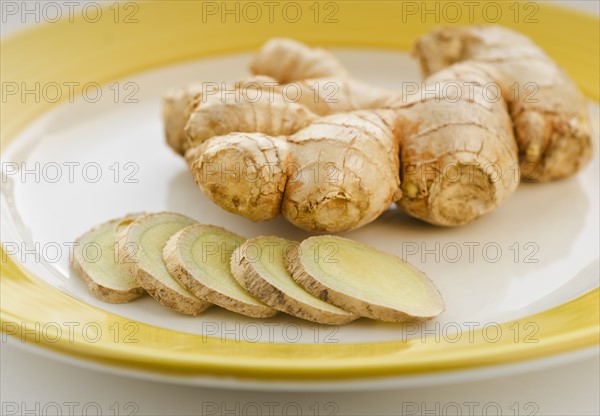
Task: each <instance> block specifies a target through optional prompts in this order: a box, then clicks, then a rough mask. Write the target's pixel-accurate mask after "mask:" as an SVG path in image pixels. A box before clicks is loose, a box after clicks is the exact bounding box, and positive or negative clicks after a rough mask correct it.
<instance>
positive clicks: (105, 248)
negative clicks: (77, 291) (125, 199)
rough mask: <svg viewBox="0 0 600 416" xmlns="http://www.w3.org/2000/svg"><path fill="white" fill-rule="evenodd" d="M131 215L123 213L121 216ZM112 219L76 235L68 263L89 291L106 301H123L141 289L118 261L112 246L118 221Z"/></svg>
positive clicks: (137, 295) (114, 246) (135, 295)
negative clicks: (70, 260) (79, 235)
mask: <svg viewBox="0 0 600 416" xmlns="http://www.w3.org/2000/svg"><path fill="white" fill-rule="evenodd" d="M132 217H133V218H135V217H134V216H127V217H125V218H132ZM123 220H124V219H115V220H111V221H108V222H105V223H104V224H101V225H99V226H97V227H95V228H94V229H92V230H90V231H88V232H87V233H85V234H83V235H82V236H81V237H79V238H78V239H77V242H76V244H75V248H74V251H73V259H72V262H71V265H72V267H73V270H74V271H75V273H77V275H79V276H80V277H81V278H82V279H83V280H84V281H85V283H86V284H87V286H88V288H89V290H90V292H91V294H92V295H94V296H95V297H97V298H98V299H100V300H102V301H104V302H109V303H127V302H131V301H132V300H134V299H137V298H138V297H140V296H142V295H143V294H144V293H145V292H144V289H143V288H142V287H141V286H140V285H139V284H138V282H137V281H136V279H135V278H134V277H133V276H132V275H131V274H130V273H129V271H128V270H127V268H126V267H124V266H123V265H122V264H120V263H119V261H118V257H117V253H116V252H115V250H116V241H117V233H118V224H119V223H121V222H122V221H123Z"/></svg>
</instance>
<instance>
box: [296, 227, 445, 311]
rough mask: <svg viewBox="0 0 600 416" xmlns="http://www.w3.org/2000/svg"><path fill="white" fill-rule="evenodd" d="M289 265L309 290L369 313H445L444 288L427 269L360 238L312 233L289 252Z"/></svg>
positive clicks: (348, 307)
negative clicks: (442, 290) (415, 265)
mask: <svg viewBox="0 0 600 416" xmlns="http://www.w3.org/2000/svg"><path fill="white" fill-rule="evenodd" d="M286 264H287V269H288V271H289V273H290V274H291V275H292V277H293V278H294V280H295V281H296V282H298V283H299V284H300V285H301V286H303V287H304V288H305V289H306V290H307V291H309V292H310V293H312V294H313V295H315V296H317V297H318V298H320V299H322V300H323V301H325V302H328V303H331V304H334V305H336V306H338V307H340V308H342V309H345V310H347V311H349V312H352V313H355V314H358V315H361V316H364V317H368V318H372V319H378V320H381V321H390V322H403V321H409V320H426V319H431V318H434V317H436V316H437V315H439V314H440V313H442V312H443V311H444V301H443V300H442V297H441V295H440V293H439V291H438V290H437V288H436V287H435V286H434V284H433V283H432V282H431V280H429V278H428V277H427V276H426V275H425V274H424V273H422V272H420V271H419V270H417V269H415V268H414V267H413V266H411V265H410V264H408V263H406V262H405V261H404V260H402V259H400V258H398V257H395V256H392V255H390V254H386V253H383V252H381V251H378V250H375V249H372V248H370V247H367V246H365V245H364V244H361V243H358V242H356V241H352V240H348V239H345V238H341V237H334V236H319V237H310V238H308V239H306V240H304V241H303V242H302V243H300V245H299V246H298V247H296V248H295V249H293V250H291V251H290V252H289V253H288V254H287V255H286Z"/></svg>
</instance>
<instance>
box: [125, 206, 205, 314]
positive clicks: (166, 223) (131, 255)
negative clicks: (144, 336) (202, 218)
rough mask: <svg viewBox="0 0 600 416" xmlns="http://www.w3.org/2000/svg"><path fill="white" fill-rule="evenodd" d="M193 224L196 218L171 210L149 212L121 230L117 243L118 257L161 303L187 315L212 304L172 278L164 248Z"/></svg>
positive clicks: (199, 311) (198, 311)
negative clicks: (178, 233)
mask: <svg viewBox="0 0 600 416" xmlns="http://www.w3.org/2000/svg"><path fill="white" fill-rule="evenodd" d="M192 224H196V221H194V220H192V219H191V218H188V217H185V216H183V215H179V214H174V213H170V212H159V213H153V214H146V215H144V216H142V217H140V218H138V219H136V220H135V221H133V222H132V223H131V224H129V225H128V226H127V228H125V229H124V230H122V231H121V235H120V237H119V243H118V250H119V259H120V261H121V262H122V264H123V265H124V266H126V267H127V268H128V270H129V272H130V273H131V275H132V276H134V277H135V278H136V279H137V282H138V283H139V285H140V286H142V287H143V288H144V289H145V290H146V291H147V292H148V293H150V295H151V296H152V297H153V298H154V299H156V300H157V301H158V302H159V303H161V304H162V305H164V306H166V307H168V308H171V309H173V310H174V311H177V312H180V313H183V314H186V315H198V314H199V313H201V312H202V311H204V310H206V309H208V308H209V307H210V306H212V305H211V304H210V303H209V302H206V301H204V300H202V299H198V298H197V297H195V296H194V295H192V294H191V293H190V292H188V291H187V290H186V289H185V288H183V287H182V286H181V285H180V284H179V283H177V281H176V280H175V279H173V277H172V276H171V275H170V274H169V271H168V270H167V267H166V265H165V263H164V261H163V258H162V250H163V247H164V246H165V243H166V242H167V240H168V239H169V237H171V236H172V235H173V234H175V233H176V232H177V231H179V230H181V229H182V228H185V227H187V226H190V225H192Z"/></svg>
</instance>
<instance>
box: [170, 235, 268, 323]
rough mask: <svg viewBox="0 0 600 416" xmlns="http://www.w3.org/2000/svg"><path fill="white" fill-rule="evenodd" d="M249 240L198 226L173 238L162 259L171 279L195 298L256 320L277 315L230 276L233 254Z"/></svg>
mask: <svg viewBox="0 0 600 416" xmlns="http://www.w3.org/2000/svg"><path fill="white" fill-rule="evenodd" d="M245 240H246V239H245V238H244V237H241V236H239V235H237V234H234V233H232V232H230V231H228V230H225V229H224V228H221V227H216V226H213V225H202V224H196V225H192V226H189V227H186V228H184V229H182V230H180V231H179V232H177V233H176V234H174V235H173V236H172V237H171V238H170V239H169V241H168V243H167V244H166V246H165V248H164V251H163V258H164V260H165V263H166V265H167V269H168V270H169V272H170V273H171V275H172V276H173V277H174V278H175V279H176V280H177V281H178V282H179V283H180V284H181V285H183V286H184V287H186V288H187V289H188V290H189V291H190V292H192V293H193V294H194V295H195V296H197V297H199V298H201V299H204V300H206V301H208V302H211V303H214V304H215V305H218V306H221V307H222V308H225V309H228V310H230V311H232V312H237V313H239V314H242V315H246V316H250V317H253V318H267V317H270V316H274V315H276V314H277V312H278V311H277V310H275V309H273V308H270V307H269V306H267V305H265V304H264V303H262V302H261V301H259V300H258V299H256V298H254V297H253V296H252V295H250V294H249V293H248V292H246V290H245V289H244V288H242V287H241V286H240V285H239V284H238V282H237V281H236V280H235V278H234V277H233V275H232V274H231V271H230V268H229V262H230V257H231V255H232V253H233V251H234V250H235V249H236V248H237V247H238V246H240V245H241V244H242V243H243V242H244V241H245Z"/></svg>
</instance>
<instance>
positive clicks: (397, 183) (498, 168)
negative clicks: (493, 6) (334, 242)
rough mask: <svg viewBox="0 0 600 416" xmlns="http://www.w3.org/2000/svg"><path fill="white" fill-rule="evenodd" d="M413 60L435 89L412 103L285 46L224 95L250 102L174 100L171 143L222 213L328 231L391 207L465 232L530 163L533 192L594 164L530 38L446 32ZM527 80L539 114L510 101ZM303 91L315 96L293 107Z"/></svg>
mask: <svg viewBox="0 0 600 416" xmlns="http://www.w3.org/2000/svg"><path fill="white" fill-rule="evenodd" d="M507 39H508V40H510V41H508V40H507ZM415 53H416V54H417V55H418V56H419V58H420V61H421V64H422V67H423V71H424V72H425V74H427V75H429V76H428V78H427V79H426V80H425V81H424V83H423V85H421V87H420V89H419V90H418V91H417V92H416V93H415V94H412V95H411V96H410V97H408V96H402V95H401V94H400V93H398V92H396V91H388V90H384V89H380V88H375V87H371V86H369V85H367V84H365V83H362V82H360V81H357V80H354V79H352V78H351V76H350V75H349V73H348V72H347V70H346V69H344V68H343V66H342V65H341V63H340V62H339V61H338V60H337V59H336V58H335V57H334V56H333V55H332V54H330V53H329V52H327V51H325V50H323V49H319V48H310V47H307V46H305V45H303V44H300V43H298V42H295V41H292V40H287V39H273V40H271V41H269V42H268V43H267V44H265V45H264V46H263V48H262V49H261V50H260V51H259V52H258V54H257V55H256V57H255V59H254V60H253V62H252V64H251V71H252V72H253V77H251V78H248V79H246V80H243V81H240V82H237V83H234V84H231V85H227V86H226V87H225V88H223V89H224V90H226V92H231V91H232V90H233V91H237V90H238V89H239V90H240V94H239V95H235V94H230V93H229V94H219V92H222V91H219V90H218V89H217V90H214V89H213V90H211V91H210V94H208V93H207V91H206V90H205V88H204V85H203V84H198V85H195V86H189V87H187V88H184V89H179V90H173V91H171V92H170V93H169V94H168V95H167V97H166V99H165V106H164V118H165V125H166V133H167V141H168V143H169V144H170V145H171V147H172V148H173V149H174V150H175V151H177V152H178V153H180V154H183V155H185V158H186V160H187V162H188V165H189V168H190V170H191V172H192V174H193V176H194V178H195V180H196V182H197V183H198V185H199V186H200V188H201V189H202V190H203V192H204V193H205V194H206V195H207V196H208V197H209V198H210V199H211V200H212V201H214V202H215V203H217V204H218V205H220V206H221V207H223V208H224V209H226V210H228V211H230V212H233V213H236V214H239V215H242V216H245V217H247V218H249V219H251V220H253V221H262V220H268V219H272V218H274V217H276V216H277V215H279V214H280V213H281V214H283V215H284V216H285V217H286V218H287V219H288V220H289V221H291V222H292V223H294V224H295V225H297V226H299V227H301V228H303V229H307V230H318V231H327V232H341V231H346V230H350V229H354V228H357V227H360V226H362V225H364V224H367V223H369V222H370V221H373V220H374V219H375V218H377V217H378V216H379V215H380V214H381V213H382V212H383V211H385V210H386V209H387V208H388V207H389V205H390V204H391V203H392V202H397V204H398V205H399V206H400V207H401V208H402V209H403V210H405V211H406V212H407V213H409V214H410V215H412V216H415V217H417V218H420V219H422V220H424V221H427V222H429V223H432V224H437V225H444V226H454V225H461V224H466V223H469V222H471V221H473V220H475V219H476V218H478V217H480V216H482V215H484V214H486V213H488V212H490V211H492V210H493V209H495V208H496V207H497V206H499V205H500V204H501V203H502V202H504V201H505V200H506V199H507V198H508V197H509V196H510V195H511V194H512V193H513V192H514V191H515V189H516V188H517V185H518V181H519V169H518V166H519V164H520V166H521V168H522V170H523V173H524V179H526V180H550V179H555V178H559V177H564V176H567V175H570V174H573V173H575V172H576V171H577V170H578V169H580V168H581V167H582V166H583V165H584V164H585V162H586V161H587V160H588V159H589V156H590V154H591V151H590V147H591V144H590V143H591V132H590V128H589V120H588V117H587V113H586V111H585V105H584V104H585V99H584V98H583V96H582V95H581V93H580V92H579V91H578V90H577V89H576V87H575V86H574V84H573V83H572V81H571V80H570V79H569V78H568V77H567V76H566V74H564V72H562V70H560V68H559V67H558V66H557V65H556V64H555V63H554V62H552V61H551V60H550V58H548V57H547V56H546V55H545V54H544V53H543V52H542V51H541V50H540V49H539V48H538V47H537V46H535V45H534V44H532V43H531V42H530V41H529V40H528V39H527V38H525V37H523V36H521V35H519V34H516V33H514V32H512V31H510V30H508V29H504V28H499V27H477V28H467V29H459V28H451V29H440V30H437V31H434V32H432V33H430V34H428V35H425V36H424V37H423V38H421V39H420V40H419V41H418V42H417V43H416V47H415ZM529 61H532V62H533V63H531V65H529V63H530V62H529ZM529 81H530V82H538V81H539V82H541V86H540V90H539V95H540V102H539V103H537V104H535V105H534V104H531V103H529V102H525V100H524V98H523V94H521V98H522V100H519V99H515V97H513V98H512V99H511V97H510V94H509V93H510V92H512V91H511V90H510V88H511V86H512V85H514V84H515V83H516V84H518V85H521V86H523V85H525V84H526V83H527V82H529ZM490 85H495V86H497V87H498V88H497V89H498V90H499V91H500V94H501V96H499V97H497V99H489V94H488V93H487V92H488V91H487V89H488V88H489V86H490ZM292 86H293V87H294V88H295V89H298V90H299V91H301V92H302V93H303V94H301V97H302V98H301V99H299V100H296V101H293V102H291V101H290V100H289V99H288V97H286V90H289V89H290V87H292ZM330 86H333V87H334V89H335V91H336V93H335V97H334V99H328V98H330V97H329V93H330V91H328V87H330ZM251 92H254V93H255V94H254V95H253V96H252V97H253V98H252V99H248V98H247V97H249V96H251V94H250V93H251ZM432 92H433V93H432ZM240 97H241V98H240ZM561 97H562V98H561ZM515 134H516V138H515ZM526 167H527V168H528V170H526Z"/></svg>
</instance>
